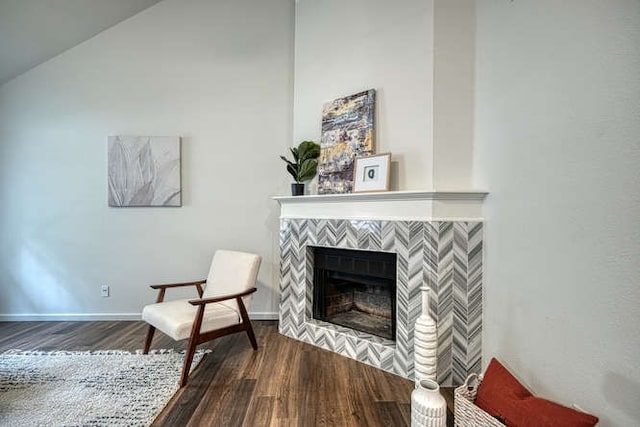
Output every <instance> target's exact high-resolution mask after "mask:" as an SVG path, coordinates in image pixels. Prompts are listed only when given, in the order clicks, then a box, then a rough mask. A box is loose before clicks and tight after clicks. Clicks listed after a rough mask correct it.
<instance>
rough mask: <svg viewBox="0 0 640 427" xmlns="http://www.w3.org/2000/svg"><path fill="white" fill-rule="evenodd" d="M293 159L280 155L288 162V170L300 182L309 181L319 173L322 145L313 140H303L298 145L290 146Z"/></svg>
mask: <svg viewBox="0 0 640 427" xmlns="http://www.w3.org/2000/svg"><path fill="white" fill-rule="evenodd" d="M289 150H291V154H292V155H293V161H290V160H289V159H287V158H286V157H285V156H280V158H281V159H282V160H284V161H285V162H286V163H287V171H288V172H289V173H290V174H291V176H292V177H293V179H295V180H296V182H298V183H303V182H305V181H309V180H311V179H313V177H314V176H316V173H318V157H320V146H319V145H318V144H316V143H315V142H313V141H302V142H301V143H300V145H298V146H297V147H293V148H290V149H289Z"/></svg>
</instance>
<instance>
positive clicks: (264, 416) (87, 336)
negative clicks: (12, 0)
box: [0, 321, 453, 427]
mask: <svg viewBox="0 0 640 427" xmlns="http://www.w3.org/2000/svg"><path fill="white" fill-rule="evenodd" d="M253 325H254V330H255V333H256V337H257V340H258V345H259V349H258V351H253V349H252V348H251V345H250V343H249V340H248V338H247V336H246V334H235V335H231V336H227V337H223V338H220V339H218V340H215V341H213V342H209V343H205V344H203V345H201V346H199V347H198V348H208V349H211V350H212V352H211V353H209V354H207V356H206V357H205V358H204V359H203V361H202V362H201V363H200V365H198V367H197V368H196V370H195V371H194V372H192V374H191V377H190V378H189V383H188V384H187V386H186V387H184V388H183V389H181V390H180V391H178V392H177V393H176V395H175V396H174V397H173V398H172V400H171V401H170V402H169V404H168V405H167V406H166V408H165V409H164V410H163V411H162V413H160V415H159V416H158V418H157V419H156V420H155V422H154V426H171V427H174V426H251V427H253V426H304V427H306V426H385V427H389V426H409V425H411V391H412V390H413V383H412V382H411V381H409V380H406V379H403V378H400V377H398V376H395V375H392V374H389V373H386V372H383V371H381V370H379V369H376V368H373V367H371V366H367V365H365V364H362V363H359V362H356V361H354V360H351V359H347V358H345V357H342V356H339V355H337V354H335V353H331V352H328V351H326V350H322V349H319V348H317V347H314V346H311V345H308V344H304V343H302V342H299V341H296V340H293V339H290V338H287V337H284V336H282V335H280V334H278V330H277V323H276V322H274V321H254V322H253ZM145 333H146V324H145V323H143V322H125V321H118V322H0V353H2V352H4V351H6V350H9V349H20V350H36V349H37V350H45V351H49V350H105V349H123V350H129V351H135V350H137V349H140V348H142V346H143V342H144V336H145ZM184 347H185V343H184V342H178V343H176V342H175V341H173V340H171V339H170V338H168V337H166V336H165V335H164V334H162V333H160V332H156V337H155V338H154V340H153V344H152V346H151V348H152V349H153V348H173V349H176V350H178V351H181V350H183V349H184ZM443 395H445V397H446V398H447V400H448V401H449V402H450V404H449V407H450V408H452V407H453V405H452V402H451V400H452V389H443ZM448 424H449V425H453V416H452V414H448Z"/></svg>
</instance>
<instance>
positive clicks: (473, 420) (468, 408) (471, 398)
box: [453, 374, 505, 427]
mask: <svg viewBox="0 0 640 427" xmlns="http://www.w3.org/2000/svg"><path fill="white" fill-rule="evenodd" d="M480 384H482V375H478V374H470V375H469V376H468V377H467V379H466V381H465V382H464V384H462V385H461V386H460V387H457V388H456V389H455V391H454V402H455V404H454V416H453V419H454V422H455V426H456V427H480V426H491V427H505V425H504V424H502V423H501V422H500V421H498V420H496V419H495V418H493V417H492V416H491V415H489V414H487V413H486V412H485V411H483V410H482V409H480V408H478V407H477V406H476V405H475V404H474V402H475V401H476V395H477V394H478V388H480Z"/></svg>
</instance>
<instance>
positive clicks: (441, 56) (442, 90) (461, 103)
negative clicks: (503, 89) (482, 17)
mask: <svg viewBox="0 0 640 427" xmlns="http://www.w3.org/2000/svg"><path fill="white" fill-rule="evenodd" d="M475 4H476V0H435V1H434V8H433V13H434V20H433V68H434V69H433V187H434V188H435V189H437V190H469V189H475V188H474V187H473V184H472V164H473V105H474V102H473V96H474V86H473V85H474V80H475V65H474V61H475V40H476V31H475V30H476V14H475ZM481 190H484V189H481Z"/></svg>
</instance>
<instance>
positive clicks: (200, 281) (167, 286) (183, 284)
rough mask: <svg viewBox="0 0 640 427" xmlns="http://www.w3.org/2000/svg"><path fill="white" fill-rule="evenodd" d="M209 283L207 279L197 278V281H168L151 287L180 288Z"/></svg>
mask: <svg viewBox="0 0 640 427" xmlns="http://www.w3.org/2000/svg"><path fill="white" fill-rule="evenodd" d="M205 283H207V281H206V280H196V281H195V282H183V283H167V284H163V285H151V289H167V288H179V287H182V286H197V285H202V284H205Z"/></svg>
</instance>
